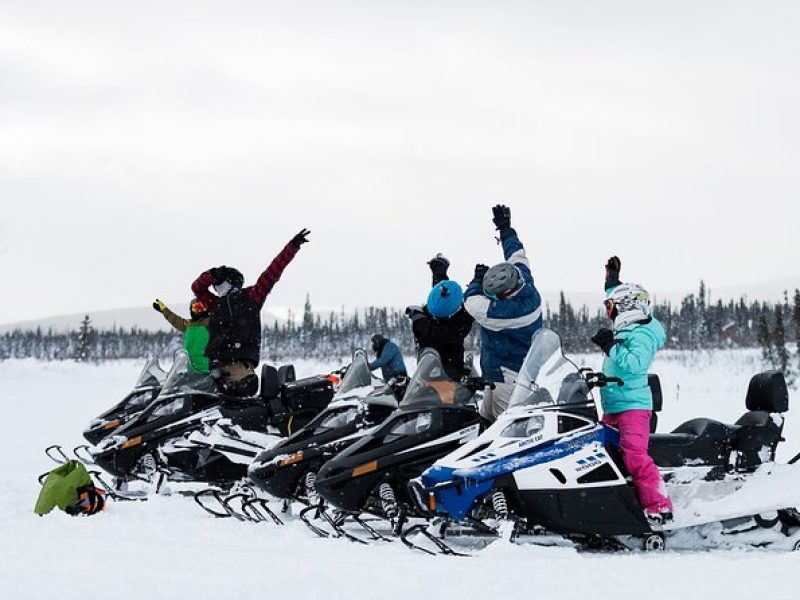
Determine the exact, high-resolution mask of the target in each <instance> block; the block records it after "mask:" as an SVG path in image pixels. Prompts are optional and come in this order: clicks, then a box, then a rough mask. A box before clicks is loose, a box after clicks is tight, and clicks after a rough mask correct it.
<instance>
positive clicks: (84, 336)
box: [75, 315, 97, 362]
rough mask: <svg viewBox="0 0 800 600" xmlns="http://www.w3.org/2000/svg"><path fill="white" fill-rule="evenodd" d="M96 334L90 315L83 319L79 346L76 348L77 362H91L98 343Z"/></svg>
mask: <svg viewBox="0 0 800 600" xmlns="http://www.w3.org/2000/svg"><path fill="white" fill-rule="evenodd" d="M96 338H97V336H96V334H95V330H94V327H92V320H91V319H90V318H89V315H86V316H85V317H83V320H82V321H81V327H80V329H79V330H78V337H77V346H76V348H75V360H76V361H77V362H87V361H89V360H91V358H92V355H93V353H94V352H93V351H94V346H95V342H96Z"/></svg>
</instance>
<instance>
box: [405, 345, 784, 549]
mask: <svg viewBox="0 0 800 600" xmlns="http://www.w3.org/2000/svg"><path fill="white" fill-rule="evenodd" d="M606 385H619V386H622V385H624V382H623V381H621V380H619V379H615V378H609V377H605V376H604V375H603V374H602V373H595V372H593V371H591V370H590V369H579V368H578V367H577V366H576V365H575V364H574V363H573V362H572V361H570V360H569V359H568V358H566V357H565V356H564V354H563V352H562V349H561V339H560V337H559V336H558V334H557V333H555V332H554V331H552V330H549V329H542V330H540V331H538V332H537V333H536V334H535V335H534V338H533V344H532V346H531V348H530V351H529V352H528V355H527V357H526V359H525V362H524V365H523V368H522V370H521V372H520V374H519V376H518V378H517V382H516V386H515V388H514V391H513V394H512V397H511V400H510V403H509V408H508V410H507V411H506V412H505V413H504V414H502V415H501V416H500V417H499V418H498V420H497V421H496V422H495V423H494V424H493V425H492V426H491V427H490V428H488V429H487V430H486V431H485V432H484V433H483V434H482V435H481V436H480V437H479V438H478V439H476V440H474V441H472V442H469V443H467V444H465V445H464V446H462V447H461V448H459V449H457V450H456V451H455V452H453V453H451V454H449V455H448V456H445V457H444V458H442V459H441V460H439V461H437V462H436V464H434V465H433V466H432V467H431V468H429V469H428V470H427V471H425V473H423V474H422V475H421V477H419V478H417V479H415V480H413V481H411V482H410V484H409V489H410V490H411V495H412V497H413V499H414V502H415V504H416V506H417V508H418V510H419V511H420V512H425V513H427V514H428V516H429V517H431V518H433V519H434V523H433V524H432V525H430V526H429V527H427V528H425V529H424V528H422V527H420V526H416V527H415V528H409V530H407V531H406V532H404V536H403V539H404V541H406V542H407V544H408V545H410V546H412V547H419V546H418V545H417V544H415V543H414V542H413V541H412V540H413V539H417V536H414V535H413V534H415V533H419V534H422V535H423V536H424V537H427V538H429V539H430V540H431V541H433V542H434V544H435V545H436V546H437V547H438V548H439V549H440V550H442V549H443V547H447V546H446V544H444V541H443V537H444V536H446V535H448V528H453V530H454V532H455V533H458V532H459V529H462V530H463V529H470V528H471V529H473V530H475V529H480V530H481V531H484V532H488V533H490V534H492V535H495V536H501V537H506V538H508V539H515V538H520V536H522V535H524V534H532V537H531V538H527V539H528V540H531V541H533V542H534V543H537V541H538V543H546V544H551V543H561V542H563V541H564V540H565V539H566V540H569V541H570V543H574V544H577V545H578V546H579V547H584V546H588V547H593V548H628V549H635V548H643V549H645V550H658V549H663V548H665V547H666V543H667V541H669V544H670V546H671V547H674V548H697V547H698V546H705V545H708V544H711V545H713V546H735V545H737V544H738V543H741V542H744V543H745V544H750V545H754V546H771V547H775V548H794V549H798V548H800V515H799V514H798V512H797V510H796V507H798V506H800V466H798V465H796V464H794V463H796V462H797V460H798V458H799V457H800V455H799V456H798V457H795V458H794V459H792V461H790V464H777V463H776V462H775V452H776V448H777V445H778V443H779V442H781V441H783V438H782V437H781V433H782V430H783V423H784V416H783V413H785V412H786V411H787V410H788V391H787V388H786V382H785V381H784V379H783V376H782V375H781V374H780V373H778V372H775V371H771V372H766V373H761V374H759V375H756V376H755V377H753V379H752V381H751V383H750V387H749V389H748V392H747V398H746V406H747V410H748V412H746V413H745V415H744V416H743V417H742V418H740V419H739V420H738V421H737V422H736V423H735V424H733V425H727V424H723V423H720V422H718V421H714V420H711V419H704V418H703V419H693V420H691V421H688V422H686V423H684V424H682V425H680V426H679V427H678V428H677V429H675V431H673V432H672V433H669V434H654V435H651V441H650V453H651V455H652V456H653V458H654V460H655V462H656V464H657V466H658V467H659V469H660V471H661V473H662V475H663V477H664V479H665V482H666V487H667V491H668V494H669V495H670V497H671V498H672V500H673V503H674V515H675V518H674V521H672V522H667V523H666V524H665V525H662V526H659V525H656V524H653V523H651V522H650V521H649V520H648V519H647V518H646V517H645V514H644V512H643V510H642V508H641V506H640V504H639V501H638V498H637V495H636V491H635V488H634V487H633V485H632V483H631V482H630V481H629V480H628V479H627V478H626V472H625V468H624V465H623V463H622V460H621V454H620V451H619V448H618V443H619V434H618V432H617V431H616V430H615V429H613V428H611V427H608V426H605V425H603V424H602V423H600V422H599V420H598V415H597V409H596V406H595V403H594V400H593V398H592V390H593V389H595V388H599V387H602V386H606ZM412 529H413V531H411V530H412ZM423 541H424V539H423ZM429 547H430V546H429ZM422 549H425V550H428V549H427V548H422Z"/></svg>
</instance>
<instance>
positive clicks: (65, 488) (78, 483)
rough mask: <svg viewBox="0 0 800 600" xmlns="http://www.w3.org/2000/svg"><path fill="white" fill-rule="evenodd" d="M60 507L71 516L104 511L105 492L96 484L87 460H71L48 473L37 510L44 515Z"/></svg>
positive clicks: (37, 503)
mask: <svg viewBox="0 0 800 600" xmlns="http://www.w3.org/2000/svg"><path fill="white" fill-rule="evenodd" d="M56 506H57V507H58V508H60V509H61V510H63V511H64V512H66V513H67V514H70V515H93V514H95V513H97V512H100V511H101V510H103V507H104V506H105V492H104V491H103V490H101V489H99V488H96V487H95V485H94V482H93V481H92V478H91V477H90V476H89V473H88V472H87V471H86V467H85V466H84V465H83V463H81V462H79V461H77V460H70V461H67V462H65V463H64V464H63V465H61V466H59V467H56V468H55V469H53V470H52V471H50V473H49V474H48V475H47V479H45V481H44V485H42V491H41V492H39V499H38V500H37V501H36V507H35V508H34V509H33V510H34V512H35V513H36V514H37V515H39V516H42V515H46V514H47V513H49V512H50V511H52V510H53V509H54V508H55V507H56Z"/></svg>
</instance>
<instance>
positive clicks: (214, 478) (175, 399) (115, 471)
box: [91, 350, 333, 487]
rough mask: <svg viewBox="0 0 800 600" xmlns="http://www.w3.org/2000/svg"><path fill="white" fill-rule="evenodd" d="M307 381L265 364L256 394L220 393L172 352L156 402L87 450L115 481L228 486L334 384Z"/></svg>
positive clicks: (308, 414)
mask: <svg viewBox="0 0 800 600" xmlns="http://www.w3.org/2000/svg"><path fill="white" fill-rule="evenodd" d="M309 379H310V380H311V381H310V382H309V381H308V380H301V381H293V380H294V375H293V369H291V368H286V367H282V368H281V369H280V370H278V369H276V368H275V367H272V366H269V365H264V366H263V367H262V373H261V391H260V395H259V396H258V397H255V398H238V397H231V396H225V395H223V394H221V393H220V392H219V390H218V388H217V386H216V384H215V382H214V381H213V380H212V379H211V378H210V377H209V376H207V375H203V374H197V373H192V372H191V371H190V369H189V358H188V355H187V354H186V352H184V351H182V350H181V351H178V352H177V353H176V355H175V361H174V364H173V366H172V369H171V370H170V372H169V374H168V376H167V379H166V381H165V382H164V385H163V387H162V389H161V392H160V393H159V395H158V397H157V398H156V399H155V400H154V401H153V402H151V403H150V404H149V405H148V406H147V408H146V409H145V410H143V411H142V412H141V413H140V414H139V415H137V416H136V417H135V418H133V419H132V420H130V421H129V422H128V423H126V424H125V425H123V426H121V427H120V428H119V429H117V430H116V431H115V432H114V433H113V434H112V435H110V436H108V437H106V438H105V439H103V440H102V441H101V442H100V443H99V444H98V445H97V446H96V447H95V448H93V449H92V450H91V453H92V455H93V458H94V461H95V463H96V464H97V465H98V466H100V467H101V468H103V469H104V470H106V471H107V472H109V473H111V474H112V475H114V476H115V477H116V478H117V480H118V482H120V483H121V482H125V481H131V480H137V479H139V480H145V481H152V480H153V479H154V477H155V476H157V475H158V476H159V481H163V480H164V479H167V480H172V481H192V482H205V483H209V484H215V485H219V486H223V487H229V486H230V484H231V483H232V482H235V481H238V480H240V479H242V478H243V477H245V476H246V474H247V466H248V464H249V463H250V462H251V461H252V460H253V458H255V456H256V455H257V454H258V453H259V452H261V451H262V450H263V449H264V448H265V447H268V446H270V445H272V444H274V443H276V442H278V441H279V440H280V439H281V437H282V436H283V435H284V433H285V432H287V431H288V430H289V429H290V428H291V427H292V423H293V422H298V423H300V424H302V423H304V422H306V421H307V420H310V419H311V418H313V416H315V415H316V414H317V413H318V412H319V410H321V409H322V408H323V407H324V406H325V405H327V402H329V401H330V399H331V397H332V396H333V382H332V381H330V380H329V379H328V378H325V377H317V378H309ZM309 389H310V390H312V393H310V394H306V395H304V394H303V392H304V391H308V390H309ZM162 476H163V477H162Z"/></svg>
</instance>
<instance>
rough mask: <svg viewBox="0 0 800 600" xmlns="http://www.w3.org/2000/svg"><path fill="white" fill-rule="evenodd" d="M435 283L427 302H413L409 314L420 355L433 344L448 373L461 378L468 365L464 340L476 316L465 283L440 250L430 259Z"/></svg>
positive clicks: (457, 378) (455, 377) (429, 262)
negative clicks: (455, 275) (452, 273)
mask: <svg viewBox="0 0 800 600" xmlns="http://www.w3.org/2000/svg"><path fill="white" fill-rule="evenodd" d="M428 266H429V267H430V269H431V275H432V278H433V287H432V289H431V291H430V293H429V294H428V301H427V303H426V304H425V305H424V306H409V307H408V308H407V309H406V315H407V316H408V318H409V319H411V329H412V331H413V333H414V341H415V342H416V346H417V356H418V357H419V356H420V355H421V354H422V351H423V350H425V348H433V349H434V350H436V351H437V352H438V353H439V356H440V357H441V358H442V365H443V366H444V369H445V371H446V372H447V374H448V375H449V376H450V377H451V378H452V379H454V380H456V381H458V380H459V379H461V377H462V376H463V375H465V374H466V373H467V371H466V368H465V366H464V340H465V339H466V337H467V336H468V335H469V332H470V331H471V330H472V323H473V322H474V321H475V319H473V318H472V316H471V315H470V314H469V313H468V312H467V311H466V310H465V309H464V293H463V292H462V291H461V286H460V285H458V284H457V283H456V282H455V281H452V280H450V278H449V277H448V275H447V269H448V268H449V267H450V261H449V260H447V258H445V257H444V256H443V255H442V254H437V255H436V256H434V257H433V258H432V259H431V260H429V261H428Z"/></svg>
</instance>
